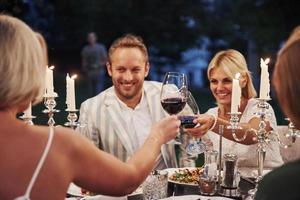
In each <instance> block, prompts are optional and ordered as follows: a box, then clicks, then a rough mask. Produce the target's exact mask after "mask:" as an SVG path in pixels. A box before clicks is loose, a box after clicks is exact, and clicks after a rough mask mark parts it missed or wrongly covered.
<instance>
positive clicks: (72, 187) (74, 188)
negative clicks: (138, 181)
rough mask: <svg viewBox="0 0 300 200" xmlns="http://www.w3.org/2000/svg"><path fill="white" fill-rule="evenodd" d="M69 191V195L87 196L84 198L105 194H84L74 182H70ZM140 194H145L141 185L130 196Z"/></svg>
mask: <svg viewBox="0 0 300 200" xmlns="http://www.w3.org/2000/svg"><path fill="white" fill-rule="evenodd" d="M67 193H68V194H69V195H72V196H76V197H85V198H84V199H89V198H90V197H98V196H103V195H96V196H89V195H83V194H82V193H81V188H80V187H78V186H77V185H75V184H74V183H71V184H70V186H69V188H68V191H67ZM139 194H143V190H142V187H141V186H139V187H138V188H137V189H136V190H135V191H134V192H133V193H131V194H129V195H128V196H133V195H139ZM103 197H104V196H103Z"/></svg>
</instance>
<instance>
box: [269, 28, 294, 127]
mask: <svg viewBox="0 0 300 200" xmlns="http://www.w3.org/2000/svg"><path fill="white" fill-rule="evenodd" d="M299 54H300V26H298V27H296V28H295V29H294V31H293V32H292V34H291V35H290V37H289V39H288V40H287V41H286V43H285V45H284V46H283V48H282V49H281V50H280V51H279V53H278V56H277V61H276V64H275V70H274V76H273V80H274V85H275V90H276V93H277V97H278V100H279V103H280V105H281V106H282V108H283V111H284V112H285V114H287V115H288V117H290V118H291V119H292V121H293V122H294V123H295V124H296V123H297V124H300V122H299V121H300V106H299V97H300V84H299V74H300V57H299ZM299 127H300V126H298V127H297V128H299Z"/></svg>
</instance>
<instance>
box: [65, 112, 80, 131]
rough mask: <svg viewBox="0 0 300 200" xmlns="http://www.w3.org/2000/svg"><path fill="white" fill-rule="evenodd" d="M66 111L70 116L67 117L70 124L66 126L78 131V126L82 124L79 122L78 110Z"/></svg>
mask: <svg viewBox="0 0 300 200" xmlns="http://www.w3.org/2000/svg"><path fill="white" fill-rule="evenodd" d="M66 111H67V112H68V116H67V119H68V122H66V123H65V124H64V125H65V126H67V127H70V128H72V129H76V128H77V127H78V126H80V123H79V122H77V119H78V116H77V114H76V112H78V110H77V109H75V110H69V109H66Z"/></svg>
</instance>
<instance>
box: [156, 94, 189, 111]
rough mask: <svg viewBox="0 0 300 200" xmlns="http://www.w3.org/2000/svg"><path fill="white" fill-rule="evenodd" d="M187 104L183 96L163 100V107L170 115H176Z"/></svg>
mask: <svg viewBox="0 0 300 200" xmlns="http://www.w3.org/2000/svg"><path fill="white" fill-rule="evenodd" d="M185 104H186V101H184V100H183V99H182V98H176V97H175V98H166V99H162V100H161V105H162V107H163V109H164V110H165V111H166V112H167V113H169V114H170V115H175V114H177V113H179V112H180V111H182V109H183V108H184V106H185Z"/></svg>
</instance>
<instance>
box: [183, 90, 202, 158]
mask: <svg viewBox="0 0 300 200" xmlns="http://www.w3.org/2000/svg"><path fill="white" fill-rule="evenodd" d="M187 106H188V107H189V108H190V109H191V110H192V112H193V114H194V115H196V114H199V113H200V112H199V107H198V105H197V103H196V101H195V99H194V97H193V95H192V93H191V92H188V98H187ZM181 118H183V119H188V120H187V123H185V122H184V121H182V123H181V124H182V126H183V127H185V128H193V127H195V126H196V124H194V123H193V120H194V119H195V118H196V117H195V116H181ZM204 151H205V144H204V143H203V142H202V141H201V140H200V139H199V138H193V141H192V142H191V143H189V144H188V145H187V146H186V152H187V153H188V154H190V155H198V154H201V153H203V152H204Z"/></svg>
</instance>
